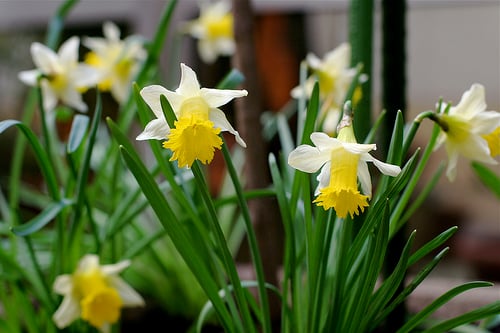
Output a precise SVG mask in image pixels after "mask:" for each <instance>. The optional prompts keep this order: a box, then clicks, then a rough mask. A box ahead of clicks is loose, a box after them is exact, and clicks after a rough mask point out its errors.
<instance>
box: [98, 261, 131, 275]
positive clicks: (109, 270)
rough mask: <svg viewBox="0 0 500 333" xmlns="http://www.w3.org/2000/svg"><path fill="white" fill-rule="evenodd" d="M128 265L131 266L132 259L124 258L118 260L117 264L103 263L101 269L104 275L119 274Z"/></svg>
mask: <svg viewBox="0 0 500 333" xmlns="http://www.w3.org/2000/svg"><path fill="white" fill-rule="evenodd" d="M128 266H130V260H123V261H120V262H117V263H116V264H110V265H102V266H101V271H102V272H103V274H104V275H115V274H119V273H120V272H121V271H123V270H124V269H125V268H127V267H128Z"/></svg>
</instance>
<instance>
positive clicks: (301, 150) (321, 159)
mask: <svg viewBox="0 0 500 333" xmlns="http://www.w3.org/2000/svg"><path fill="white" fill-rule="evenodd" d="M328 161H330V152H329V151H321V150H319V149H318V148H316V147H313V146H309V145H300V146H298V147H297V148H295V149H294V150H293V151H292V152H290V154H289V155H288V164H289V165H290V166H291V167H293V168H295V169H297V170H300V171H303V172H308V173H313V172H316V171H318V170H319V169H320V168H321V167H322V166H323V165H324V164H325V163H326V162H328Z"/></svg>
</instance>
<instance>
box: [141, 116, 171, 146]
mask: <svg viewBox="0 0 500 333" xmlns="http://www.w3.org/2000/svg"><path fill="white" fill-rule="evenodd" d="M169 133H170V127H168V124H167V122H166V120H164V119H153V120H151V121H150V122H149V123H148V124H147V125H146V127H145V128H144V131H143V132H142V133H141V134H139V135H138V136H137V138H136V140H139V141H141V140H151V139H154V140H165V139H166V138H167V136H168V134H169Z"/></svg>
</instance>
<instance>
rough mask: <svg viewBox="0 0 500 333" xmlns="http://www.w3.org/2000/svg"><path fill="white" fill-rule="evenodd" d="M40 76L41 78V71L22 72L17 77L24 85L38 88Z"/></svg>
mask: <svg viewBox="0 0 500 333" xmlns="http://www.w3.org/2000/svg"><path fill="white" fill-rule="evenodd" d="M38 76H40V71H39V70H38V69H32V70H29V71H22V72H19V74H18V75H17V77H18V78H19V80H21V81H22V82H23V83H24V84H27V85H29V86H36V84H37V80H38Z"/></svg>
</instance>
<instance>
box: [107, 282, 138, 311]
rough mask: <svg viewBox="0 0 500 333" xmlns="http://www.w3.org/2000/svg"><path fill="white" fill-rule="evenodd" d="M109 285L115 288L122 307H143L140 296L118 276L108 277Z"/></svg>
mask: <svg viewBox="0 0 500 333" xmlns="http://www.w3.org/2000/svg"><path fill="white" fill-rule="evenodd" d="M109 281H110V284H111V285H112V286H113V287H114V288H116V290H117V291H118V294H120V297H121V299H122V301H123V305H124V306H144V305H145V302H144V299H143V298H142V296H141V295H140V294H139V293H138V292H136V291H135V290H134V288H132V287H131V286H130V285H129V284H128V283H126V282H125V281H124V280H123V279H122V278H120V277H118V276H111V277H109Z"/></svg>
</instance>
